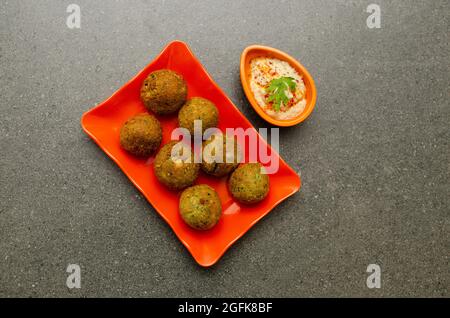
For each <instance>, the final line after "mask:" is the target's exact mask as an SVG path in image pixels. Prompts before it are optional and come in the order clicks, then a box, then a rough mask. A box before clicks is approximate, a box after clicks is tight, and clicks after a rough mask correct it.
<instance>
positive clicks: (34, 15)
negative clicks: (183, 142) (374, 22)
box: [0, 0, 450, 296]
mask: <svg viewBox="0 0 450 318" xmlns="http://www.w3.org/2000/svg"><path fill="white" fill-rule="evenodd" d="M72 2H75V3H77V4H79V5H80V6H81V11H82V12H81V15H82V19H81V29H79V30H71V29H69V28H67V26H66V24H65V20H66V17H67V15H68V14H67V13H66V7H67V5H68V4H70V3H72ZM371 2H372V1H344V0H341V1H331V0H330V1H315V0H310V1H272V2H263V1H248V0H246V1H229V2H227V3H226V5H225V4H224V3H225V2H222V1H169V0H166V1H152V2H150V1H104V2H100V1H81V0H73V1H72V0H71V1H12V0H9V1H5V0H2V1H1V2H0V66H1V73H0V76H1V77H0V94H1V100H0V105H1V109H0V118H1V119H0V124H1V126H0V129H1V133H0V149H1V155H0V168H1V175H0V181H1V182H0V296H450V293H449V284H450V279H449V274H450V264H449V256H450V255H449V252H450V239H449V232H450V231H449V227H450V226H449V225H450V224H449V223H450V222H449V203H450V202H449V197H450V193H449V192H450V190H449V189H450V186H449V177H450V175H449V174H450V165H449V143H448V140H449V139H450V138H449V137H450V134H449V121H450V112H449V110H450V107H449V84H450V80H449V21H448V19H449V15H448V13H449V9H450V8H449V3H448V1H446V0H442V1H437V0H436V1H380V0H374V1H373V2H375V3H378V4H380V6H381V9H382V28H381V29H378V30H376V29H372V30H371V29H368V28H367V27H366V18H367V16H368V14H367V13H366V12H365V9H366V7H367V5H368V4H369V3H371ZM173 39H180V40H184V41H186V42H187V43H188V44H189V45H190V46H191V48H192V50H193V51H194V53H195V54H196V55H197V56H198V57H199V59H200V61H201V62H202V63H203V64H204V66H205V67H206V69H207V70H208V71H209V73H210V74H211V75H212V76H213V78H214V79H215V80H216V81H217V83H218V84H219V85H220V86H221V87H222V88H223V89H224V91H225V92H226V93H227V94H228V95H229V96H230V98H231V99H232V101H233V102H234V103H235V104H236V105H237V106H238V107H239V108H240V109H241V110H242V112H243V113H244V114H245V115H246V116H247V117H248V118H249V119H250V121H251V122H252V123H253V124H254V125H255V126H256V127H263V126H267V125H266V123H265V122H264V121H263V120H262V119H260V118H259V117H258V115H257V114H256V113H255V112H254V111H253V109H252V108H251V107H250V105H249V104H248V102H247V100H246V98H245V96H244V94H243V92H242V89H241V85H240V80H239V69H238V66H239V57H240V54H241V52H242V50H243V49H244V48H245V47H246V46H247V45H250V44H255V43H258V44H265V45H270V46H274V47H277V48H280V49H282V50H284V51H286V52H288V53H290V54H292V55H293V56H295V57H296V58H298V59H299V60H300V61H301V62H302V63H303V64H304V65H305V66H306V67H307V68H308V69H309V70H310V72H311V73H312V75H313V77H314V78H315V80H316V85H317V89H318V94H319V97H318V102H317V105H316V109H315V111H314V113H313V114H312V116H311V117H310V118H309V120H308V121H306V122H305V123H303V124H301V125H299V126H297V127H293V128H288V129H282V130H281V132H280V135H281V149H280V152H281V155H282V156H283V157H284V158H285V159H286V161H287V162H288V163H289V164H290V165H292V167H294V169H296V170H297V171H299V173H301V176H302V181H303V187H302V189H301V191H300V192H299V193H298V194H297V195H295V196H293V197H291V198H289V199H288V200H287V201H285V202H283V203H282V204H281V205H280V206H279V207H277V208H276V209H275V210H274V211H273V212H272V213H270V215H269V216H267V217H266V218H265V219H264V220H263V221H262V222H260V223H259V224H257V225H256V226H255V227H254V228H253V229H252V230H251V231H250V232H249V233H248V234H246V235H245V236H244V237H243V238H242V239H241V240H239V242H238V243H237V244H235V245H234V246H233V247H232V248H231V249H230V250H229V251H228V252H227V253H226V254H225V256H224V257H223V258H222V259H221V261H220V262H219V263H218V264H216V265H215V266H214V267H212V268H210V269H203V268H201V267H199V266H198V265H196V263H195V262H194V261H193V259H192V257H191V256H190V255H189V253H188V252H187V250H186V249H185V248H184V247H183V246H182V244H181V243H180V242H179V241H178V240H177V238H176V237H175V235H174V234H173V233H172V231H171V230H170V228H169V227H168V226H167V225H166V224H165V223H164V221H163V220H162V219H161V218H160V217H159V216H158V215H157V214H156V213H155V211H154V210H153V208H152V207H151V206H150V204H148V203H147V202H146V200H145V199H144V198H143V197H142V196H141V195H140V193H139V192H138V191H137V190H136V189H135V188H134V187H133V186H132V184H131V183H130V182H129V181H128V179H127V178H126V177H125V175H124V174H123V173H122V172H121V171H120V169H119V168H118V167H117V166H116V165H115V164H114V163H113V162H112V161H111V160H110V159H109V158H108V157H107V156H106V155H104V154H103V152H102V151H101V150H100V149H99V148H98V147H97V146H96V145H95V144H94V143H93V142H92V141H91V140H90V139H89V138H88V137H87V136H86V135H85V134H84V133H83V132H82V130H81V127H80V117H81V115H82V113H83V112H85V111H87V110H88V109H90V108H91V107H93V106H94V105H95V104H96V103H99V102H101V101H103V100H104V99H105V98H107V97H109V96H110V95H111V94H112V93H113V92H114V91H115V90H117V89H118V88H119V87H120V86H121V85H123V84H124V83H125V82H127V81H128V80H129V79H130V78H131V77H132V76H134V75H135V74H136V73H137V72H138V71H139V70H140V69H141V68H142V67H143V66H145V65H146V64H147V63H148V62H149V61H150V60H152V59H153V57H154V56H155V55H156V54H157V53H159V51H160V50H161V49H162V48H163V47H164V46H165V45H166V44H167V43H168V42H169V41H171V40H173ZM69 263H77V264H80V265H81V268H82V288H81V289H80V290H69V289H68V288H67V287H66V285H65V280H66V275H67V274H66V272H65V269H66V267H67V265H68V264H69ZM370 263H377V264H379V265H381V268H382V288H381V289H379V290H369V289H368V288H367V287H366V284H365V281H366V277H367V274H366V272H365V270H366V267H367V265H368V264H370Z"/></svg>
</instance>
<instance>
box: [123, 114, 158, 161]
mask: <svg viewBox="0 0 450 318" xmlns="http://www.w3.org/2000/svg"><path fill="white" fill-rule="evenodd" d="M161 139H162V130H161V124H160V123H159V121H158V119H156V118H155V116H153V115H150V114H147V113H145V114H139V115H136V116H134V117H132V118H130V119H128V120H127V121H126V123H125V124H124V125H123V126H122V128H121V130H120V145H121V146H122V148H123V149H125V150H126V151H128V152H129V153H131V154H133V155H135V156H139V157H148V156H150V155H151V154H153V152H154V151H155V150H156V149H158V147H159V145H160V144H161Z"/></svg>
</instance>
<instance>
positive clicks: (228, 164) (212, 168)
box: [201, 134, 241, 177]
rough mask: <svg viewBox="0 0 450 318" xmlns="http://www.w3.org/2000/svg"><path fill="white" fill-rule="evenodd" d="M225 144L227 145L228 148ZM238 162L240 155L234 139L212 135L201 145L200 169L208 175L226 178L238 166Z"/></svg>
mask: <svg viewBox="0 0 450 318" xmlns="http://www.w3.org/2000/svg"><path fill="white" fill-rule="evenodd" d="M227 143H228V144H229V146H228V147H227ZM227 148H230V149H227ZM216 157H217V158H216ZM240 160H241V153H240V151H239V148H238V143H237V138H236V137H234V138H233V137H230V136H226V135H224V134H217V135H212V136H211V139H209V140H206V141H205V142H204V143H203V156H202V165H201V168H202V170H203V171H204V172H205V173H207V174H209V175H212V176H215V177H223V176H226V175H227V174H229V173H230V172H232V171H233V170H234V169H236V168H237V166H239V162H240Z"/></svg>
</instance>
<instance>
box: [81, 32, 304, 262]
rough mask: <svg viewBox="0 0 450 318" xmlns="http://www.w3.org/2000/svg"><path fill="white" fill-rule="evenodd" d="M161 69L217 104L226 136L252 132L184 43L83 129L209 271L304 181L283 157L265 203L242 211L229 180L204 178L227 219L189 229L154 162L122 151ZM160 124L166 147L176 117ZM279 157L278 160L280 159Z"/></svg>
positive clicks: (86, 119)
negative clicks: (145, 86)
mask: <svg viewBox="0 0 450 318" xmlns="http://www.w3.org/2000/svg"><path fill="white" fill-rule="evenodd" d="M162 68H167V69H171V70H175V71H177V72H179V73H180V74H182V75H183V77H184V78H185V80H186V82H187V85H188V90H189V93H188V95H189V96H188V97H192V96H202V97H204V98H207V99H209V100H211V101H212V102H214V103H215V104H216V105H217V107H218V109H219V118H220V119H219V121H220V123H219V127H218V128H219V129H221V130H222V131H225V128H226V127H230V128H231V127H242V128H244V129H246V128H249V127H251V128H252V129H253V130H254V128H253V126H252V125H251V124H250V122H249V121H248V120H247V119H246V118H245V117H244V116H243V115H242V114H241V112H240V111H239V110H238V109H237V108H236V106H234V105H233V103H232V102H231V101H230V99H229V98H228V97H227V96H226V95H225V93H224V92H223V91H222V90H221V89H220V88H219V87H218V86H217V84H216V83H214V81H213V80H212V79H211V77H210V76H209V75H208V73H207V72H206V70H205V69H204V68H203V66H202V65H201V64H200V62H199V61H198V60H197V58H195V56H194V55H193V54H192V52H191V50H190V49H189V48H188V46H187V45H186V44H185V43H183V42H180V41H174V42H171V43H170V44H169V45H168V46H167V47H166V48H165V49H164V50H163V51H162V52H161V53H160V54H159V55H158V57H156V59H155V60H154V61H153V62H151V63H150V64H149V65H147V66H146V67H145V68H144V69H143V70H142V71H141V72H139V74H137V75H136V76H135V77H134V78H133V79H131V80H130V81H129V82H128V83H127V84H125V85H124V86H123V87H122V88H120V89H119V90H118V91H117V92H115V93H114V94H113V95H112V96H111V97H110V98H108V99H107V100H105V101H104V102H103V103H101V104H100V105H98V106H97V107H95V108H93V109H91V110H90V111H88V112H86V113H85V114H84V115H83V117H82V119H81V125H82V127H83V129H84V131H85V132H86V133H87V134H88V135H89V136H90V137H91V138H92V139H93V140H94V141H95V142H96V143H97V144H98V145H99V146H100V148H102V149H103V151H104V152H105V153H106V154H107V155H108V156H110V157H111V158H112V159H113V160H114V161H115V162H116V163H117V164H118V165H119V167H120V168H121V169H122V170H123V172H124V173H125V174H126V175H127V176H128V178H129V179H130V180H131V182H133V184H134V185H135V186H136V187H137V188H138V189H139V191H141V192H142V194H143V195H144V196H145V197H146V198H147V200H148V201H149V202H150V203H151V204H152V205H153V207H154V208H155V209H156V211H157V212H158V213H159V214H160V215H161V216H162V217H163V219H164V220H166V222H167V223H168V224H169V225H170V227H171V228H172V229H173V231H174V232H175V234H176V235H177V236H178V238H179V239H180V240H181V242H182V243H183V244H184V245H185V246H186V248H187V249H188V250H189V252H190V253H191V254H192V256H193V257H194V259H195V260H196V261H197V262H198V263H199V264H200V265H202V266H211V265H213V264H214V263H216V262H217V261H218V260H219V258H220V257H221V256H222V255H223V253H224V252H225V251H226V250H227V249H228V248H229V247H230V246H231V245H232V244H233V243H234V242H235V241H236V240H237V239H239V238H240V237H241V236H242V235H243V234H244V233H245V232H246V231H247V230H249V229H250V227H252V226H253V225H254V224H255V223H256V222H257V221H258V220H260V219H261V218H262V217H263V216H265V215H266V214H267V213H269V212H270V211H271V210H272V209H273V208H274V207H275V206H276V205H277V204H278V203H280V202H281V201H283V200H284V199H286V198H287V197H289V196H290V195H292V194H294V193H295V192H297V191H298V190H299V189H300V178H299V176H298V175H297V174H296V173H295V172H294V171H293V170H292V168H290V167H289V166H288V165H287V164H286V163H285V162H284V161H283V160H282V159H281V158H280V168H279V170H278V172H277V173H276V174H272V175H270V183H271V189H270V192H269V195H268V196H267V198H266V199H264V200H263V201H262V202H260V203H258V204H256V205H252V206H244V205H240V204H238V203H236V202H235V201H234V200H233V198H232V197H231V196H230V194H229V193H228V190H227V182H226V181H227V180H226V178H221V179H216V178H213V177H209V176H206V175H205V174H203V173H201V174H200V176H199V178H198V179H197V184H200V183H206V184H209V185H210V186H212V187H214V188H215V189H216V191H217V192H218V194H219V197H220V199H221V202H222V207H223V216H222V218H221V220H220V221H219V223H218V224H217V225H216V226H215V227H214V228H213V229H211V230H208V231H205V232H201V231H195V230H193V229H191V228H190V227H188V226H187V225H186V224H185V223H184V222H183V220H182V219H181V217H180V216H179V213H178V199H179V194H180V193H177V192H171V191H169V190H167V189H166V188H165V187H164V186H163V185H161V184H160V183H159V182H158V181H157V179H156V178H155V175H154V173H153V168H152V161H153V157H151V158H149V159H148V160H141V159H137V158H135V157H133V156H131V155H129V154H127V153H126V152H125V151H124V150H122V149H121V147H120V144H119V131H120V128H121V126H122V125H123V124H124V123H125V121H126V120H127V119H128V118H130V117H131V116H133V115H135V114H137V113H140V112H145V111H146V110H145V108H144V106H143V104H142V103H141V100H140V98H139V90H140V87H141V84H142V82H143V80H144V79H145V78H146V77H147V75H148V74H149V73H150V72H152V71H154V70H158V69H162ZM158 119H159V120H160V121H161V125H162V128H163V142H162V144H165V143H167V142H168V141H169V140H170V135H171V132H172V130H173V129H174V128H175V127H177V116H176V115H173V116H170V117H162V116H158ZM257 136H258V139H259V141H260V142H262V145H263V147H268V150H271V148H270V146H268V145H267V143H266V142H265V141H264V140H263V139H262V138H261V137H260V135H259V134H258V135H257ZM245 151H247V150H245ZM273 153H275V152H273ZM275 155H276V156H277V157H278V154H276V153H275Z"/></svg>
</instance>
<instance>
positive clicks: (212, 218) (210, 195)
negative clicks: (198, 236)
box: [180, 184, 222, 230]
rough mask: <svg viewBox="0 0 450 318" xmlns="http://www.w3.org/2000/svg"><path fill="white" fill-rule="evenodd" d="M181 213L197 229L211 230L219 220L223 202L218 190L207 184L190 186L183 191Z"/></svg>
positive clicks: (185, 220) (187, 222)
mask: <svg viewBox="0 0 450 318" xmlns="http://www.w3.org/2000/svg"><path fill="white" fill-rule="evenodd" d="M180 215H181V218H182V219H183V220H184V222H186V224H187V225H189V226H190V227H192V228H194V229H196V230H209V229H211V228H212V227H214V226H215V225H216V224H217V222H219V219H220V216H221V215H222V204H221V203H220V198H219V195H218V194H217V192H216V191H215V190H214V189H213V188H211V187H210V186H208V185H206V184H200V185H196V186H193V187H189V188H187V189H186V190H184V191H183V192H182V193H181V197H180Z"/></svg>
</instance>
